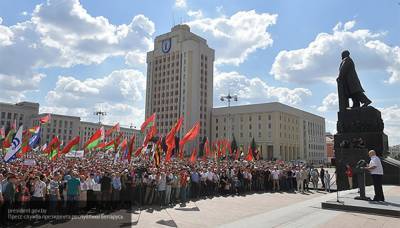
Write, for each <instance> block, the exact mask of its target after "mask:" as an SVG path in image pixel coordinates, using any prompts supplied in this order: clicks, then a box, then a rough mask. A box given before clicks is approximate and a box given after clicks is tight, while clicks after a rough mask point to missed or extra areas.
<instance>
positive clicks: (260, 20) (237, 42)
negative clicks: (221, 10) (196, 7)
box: [188, 10, 278, 65]
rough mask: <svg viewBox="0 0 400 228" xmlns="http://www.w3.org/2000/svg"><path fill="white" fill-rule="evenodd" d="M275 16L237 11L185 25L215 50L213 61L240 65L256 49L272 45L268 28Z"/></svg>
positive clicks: (200, 19)
mask: <svg viewBox="0 0 400 228" xmlns="http://www.w3.org/2000/svg"><path fill="white" fill-rule="evenodd" d="M277 17H278V16H277V15H276V14H268V13H261V14H259V13H257V12H256V11H254V10H250V11H239V12H237V13H235V14H234V15H232V16H231V17H225V16H220V17H217V18H198V19H195V20H193V21H190V22H189V23H188V25H189V26H190V27H191V29H192V30H193V31H194V32H195V33H196V34H199V35H200V36H202V37H204V38H206V39H207V41H208V42H209V45H210V46H211V47H212V48H214V49H216V50H218V51H217V52H216V62H215V63H216V64H233V65H239V64H240V63H242V62H244V61H245V60H246V59H247V57H248V55H249V54H251V53H253V52H255V51H256V50H257V49H264V48H266V47H268V46H271V45H272V43H273V40H272V38H271V35H270V34H269V33H268V32H267V29H268V27H270V26H271V25H274V24H275V23H276V20H277Z"/></svg>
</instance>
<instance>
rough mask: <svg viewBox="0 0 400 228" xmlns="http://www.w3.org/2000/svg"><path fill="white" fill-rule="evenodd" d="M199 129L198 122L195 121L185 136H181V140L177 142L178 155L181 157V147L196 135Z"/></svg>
mask: <svg viewBox="0 0 400 228" xmlns="http://www.w3.org/2000/svg"><path fill="white" fill-rule="evenodd" d="M199 131H200V122H197V123H196V124H195V125H193V127H192V129H190V130H189V131H188V132H187V133H186V135H185V136H183V138H182V140H181V141H180V142H179V150H180V153H181V154H180V157H181V158H182V157H183V150H182V149H183V147H184V146H185V144H186V143H187V142H189V141H191V140H193V139H195V138H196V137H197V135H198V134H199Z"/></svg>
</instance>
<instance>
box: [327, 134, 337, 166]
mask: <svg viewBox="0 0 400 228" xmlns="http://www.w3.org/2000/svg"><path fill="white" fill-rule="evenodd" d="M325 142H326V157H327V159H328V163H331V160H332V158H334V157H335V150H334V144H335V141H334V137H333V135H332V134H331V133H326V134H325Z"/></svg>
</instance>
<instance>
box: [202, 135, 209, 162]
mask: <svg viewBox="0 0 400 228" xmlns="http://www.w3.org/2000/svg"><path fill="white" fill-rule="evenodd" d="M208 144H209V143H208V138H207V139H206V142H205V143H204V148H203V153H204V154H203V160H204V161H206V160H207V158H208V156H210V146H209V145H208Z"/></svg>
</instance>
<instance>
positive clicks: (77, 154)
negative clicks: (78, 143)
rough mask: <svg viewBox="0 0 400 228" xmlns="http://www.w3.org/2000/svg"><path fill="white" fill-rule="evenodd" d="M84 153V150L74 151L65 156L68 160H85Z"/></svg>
mask: <svg viewBox="0 0 400 228" xmlns="http://www.w3.org/2000/svg"><path fill="white" fill-rule="evenodd" d="M83 155H84V151H83V150H73V151H70V152H68V153H66V154H65V157H67V158H83Z"/></svg>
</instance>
